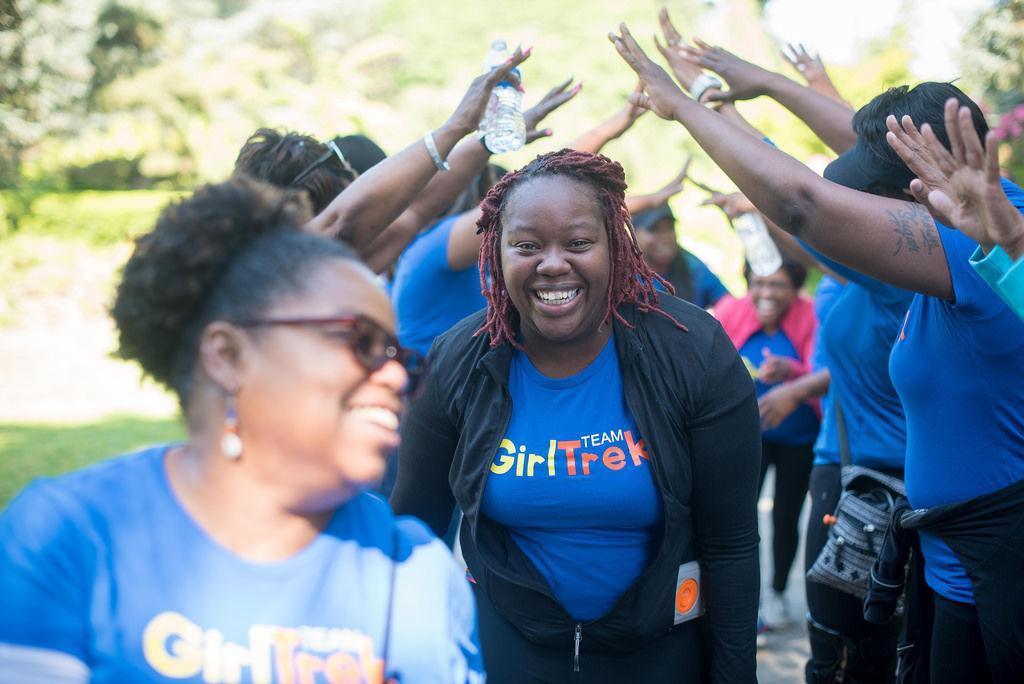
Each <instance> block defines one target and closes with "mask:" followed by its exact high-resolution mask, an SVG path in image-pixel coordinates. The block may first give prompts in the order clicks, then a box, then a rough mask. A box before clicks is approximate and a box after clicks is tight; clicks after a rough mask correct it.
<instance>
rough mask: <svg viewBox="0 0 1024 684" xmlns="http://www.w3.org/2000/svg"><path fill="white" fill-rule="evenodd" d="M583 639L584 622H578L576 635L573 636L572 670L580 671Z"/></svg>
mask: <svg viewBox="0 0 1024 684" xmlns="http://www.w3.org/2000/svg"><path fill="white" fill-rule="evenodd" d="M581 641H583V624H582V623H579V622H577V623H576V636H575V637H574V638H573V653H572V671H573V672H579V671H580V642H581Z"/></svg>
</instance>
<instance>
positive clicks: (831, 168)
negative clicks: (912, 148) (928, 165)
mask: <svg viewBox="0 0 1024 684" xmlns="http://www.w3.org/2000/svg"><path fill="white" fill-rule="evenodd" d="M824 176H825V178H826V179H828V180H830V181H832V182H833V183H838V184H839V185H842V186H844V187H847V188H852V189H853V190H867V189H868V188H870V187H872V186H882V187H885V188H891V189H894V190H902V189H904V188H906V187H909V186H910V181H912V180H914V174H913V172H912V171H911V170H910V169H908V168H907V167H906V166H905V165H903V164H899V165H896V164H891V163H889V162H887V161H886V160H884V159H881V158H879V157H878V156H876V155H875V154H873V153H872V152H871V150H869V149H868V148H867V147H866V146H865V145H863V144H862V143H861V142H860V140H858V141H857V144H856V145H854V146H853V147H851V148H850V149H848V150H847V151H846V152H843V153H842V154H841V155H839V156H838V157H837V158H836V159H834V160H833V161H832V163H831V164H829V165H828V166H826V167H825V173H824Z"/></svg>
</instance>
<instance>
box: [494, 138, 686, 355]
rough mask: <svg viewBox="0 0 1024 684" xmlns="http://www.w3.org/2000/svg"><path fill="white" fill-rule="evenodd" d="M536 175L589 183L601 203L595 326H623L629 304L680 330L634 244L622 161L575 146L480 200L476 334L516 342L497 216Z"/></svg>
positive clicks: (538, 161)
mask: <svg viewBox="0 0 1024 684" xmlns="http://www.w3.org/2000/svg"><path fill="white" fill-rule="evenodd" d="M542 176H564V177H567V178H572V179H574V180H577V181H580V182H581V183H584V184H585V185H588V186H590V187H591V188H592V189H593V190H594V192H595V196H596V198H597V200H598V202H599V203H600V205H601V213H602V214H603V215H604V227H605V231H606V233H607V235H608V251H609V252H610V253H611V278H610V280H609V284H608V296H607V308H606V310H605V315H604V319H603V320H602V323H601V325H602V326H604V325H607V324H608V323H610V322H611V321H612V319H613V318H614V319H616V320H618V321H619V322H620V323H622V324H623V325H626V326H629V325H630V324H629V322H627V321H626V319H624V318H623V317H622V315H621V314H620V313H619V306H620V305H622V304H633V305H635V306H636V307H637V309H639V310H640V311H642V312H645V313H646V312H648V311H654V312H656V313H659V314H661V315H662V316H665V317H666V318H668V319H669V320H670V321H672V323H674V324H675V326H676V327H677V328H679V329H680V330H684V331H686V326H684V325H683V324H682V323H680V322H678V321H677V320H675V319H674V318H673V317H672V316H671V314H669V313H668V312H666V311H665V310H664V309H662V308H661V307H660V306H658V292H657V290H656V289H655V286H654V284H655V283H656V282H657V283H660V284H661V286H662V287H663V288H665V290H667V291H668V292H669V293H672V292H673V291H674V290H673V287H672V285H671V284H670V283H669V282H668V281H667V280H665V279H664V278H662V277H661V276H660V275H658V274H657V273H655V272H654V270H653V269H651V267H650V266H648V265H647V262H646V261H644V257H643V254H641V252H640V248H639V246H638V245H637V243H636V235H635V234H634V232H633V229H632V224H631V223H630V218H629V210H628V209H626V174H625V172H624V171H623V170H622V166H621V165H620V164H619V163H618V162H615V161H612V160H611V159H609V158H608V157H605V156H604V155H600V154H592V153H590V152H581V151H579V150H571V149H568V148H566V149H562V150H558V151H557V152H548V153H547V154H542V155H540V156H538V157H536V158H535V159H534V160H533V161H531V162H530V163H529V164H527V165H526V166H524V167H523V168H521V169H519V170H518V171H513V172H512V173H509V174H506V175H505V176H504V177H503V178H502V179H501V180H499V181H498V182H497V183H496V184H495V185H494V187H493V188H491V190H490V192H488V193H487V196H486V197H485V198H484V201H483V202H482V203H481V204H480V208H481V210H482V212H483V215H482V216H481V217H480V220H479V221H477V224H476V225H477V228H478V229H479V230H480V231H481V232H483V234H484V237H483V241H482V243H481V244H480V264H479V265H480V287H481V289H482V290H483V295H484V298H485V299H486V300H487V319H486V321H485V323H484V325H483V326H482V327H481V328H480V330H478V331H477V334H480V333H487V334H488V335H489V337H490V344H491V346H492V347H496V346H498V345H499V344H501V343H503V342H508V343H509V344H511V345H512V346H514V347H518V346H519V344H518V343H517V342H516V335H515V331H514V329H513V328H514V326H515V322H514V320H513V313H515V306H514V305H513V304H512V300H511V299H510V298H509V296H508V291H507V290H506V289H505V278H504V276H503V275H502V272H501V216H502V211H503V210H504V209H505V203H506V202H507V201H508V197H509V195H510V194H511V193H512V191H513V190H514V189H515V188H516V187H518V186H519V185H521V184H523V183H525V182H526V181H528V180H532V179H534V178H538V177H542Z"/></svg>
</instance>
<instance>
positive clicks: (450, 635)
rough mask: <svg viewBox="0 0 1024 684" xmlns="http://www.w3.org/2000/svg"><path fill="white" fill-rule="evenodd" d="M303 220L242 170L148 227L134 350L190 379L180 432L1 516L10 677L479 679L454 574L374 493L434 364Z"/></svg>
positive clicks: (447, 560)
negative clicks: (411, 399) (183, 435)
mask: <svg viewBox="0 0 1024 684" xmlns="http://www.w3.org/2000/svg"><path fill="white" fill-rule="evenodd" d="M307 218H308V215H307V214H306V212H305V209H304V205H303V204H302V203H300V202H296V200H295V198H294V197H293V196H289V195H284V194H282V193H280V192H279V191H277V190H274V189H273V188H270V187H269V186H264V185H261V184H259V183H256V182H255V181H251V180H247V179H244V178H236V179H234V180H232V181H229V182H227V183H223V184H220V185H213V186H206V187H204V188H201V189H199V190H198V191H196V193H195V194H194V195H193V196H192V197H191V198H189V199H187V200H185V201H183V202H180V203H178V204H175V205H172V206H170V207H168V208H167V209H166V210H164V212H163V214H161V216H160V219H159V221H158V223H157V225H156V228H155V229H154V230H153V231H152V232H151V233H149V234H147V235H145V236H143V237H142V238H141V239H140V240H139V242H138V245H137V247H136V250H135V253H134V254H133V255H132V257H131V258H130V259H129V261H128V264H127V266H126V267H125V271H124V276H123V278H122V280H121V283H120V285H119V287H118V291H117V299H116V302H115V304H114V309H113V315H114V320H115V322H116V324H117V327H118V331H119V333H120V354H121V355H122V356H123V357H125V358H128V359H134V360H137V361H138V362H139V363H140V365H141V366H142V368H143V369H144V370H145V371H146V372H147V373H148V374H149V375H151V376H152V377H154V378H155V379H157V380H158V381H160V382H162V383H164V384H165V385H167V386H168V387H169V388H171V389H172V390H173V391H175V392H176V393H177V395H178V397H179V399H180V402H181V407H182V411H183V413H184V415H185V420H186V423H187V427H188V439H187V441H186V442H184V443H182V444H172V445H165V446H160V447H155V448H151V449H147V450H144V451H141V452H138V453H134V454H129V455H126V456H122V457H120V458H117V459H113V460H110V461H106V462H104V463H100V464H97V465H95V466H93V467H90V468H86V469H85V470H81V471H78V472H76V473H72V474H69V475H65V476H63V477H60V478H56V479H53V480H45V481H41V482H37V483H34V484H32V485H30V486H29V487H28V488H27V489H26V490H25V491H24V492H22V493H21V495H19V496H18V497H17V498H16V499H15V500H14V501H13V502H12V503H11V505H10V507H9V508H8V509H7V510H6V511H5V512H4V515H3V517H2V518H0V672H3V673H4V675H3V678H4V681H13V682H23V681H55V682H57V681H59V682H87V681H88V682H127V681H131V682H150V681H153V682H157V681H160V682H162V681H171V680H181V679H189V680H198V679H200V678H202V680H203V681H209V682H238V681H243V680H245V681H259V682H293V681H312V679H313V678H314V677H318V676H319V677H323V678H326V679H328V680H332V681H338V680H339V679H340V678H343V677H344V678H358V679H359V680H363V681H377V682H379V681H381V680H382V679H384V678H391V677H398V676H404V677H407V678H408V679H410V680H415V681H427V682H452V681H459V682H482V681H483V671H482V663H481V660H480V655H479V647H478V646H477V643H476V636H475V616H474V607H473V599H472V596H471V595H470V589H469V587H468V585H467V583H466V582H465V579H464V577H463V575H462V573H461V572H460V571H459V569H458V568H457V567H456V566H455V565H454V563H453V561H452V558H451V556H450V554H449V553H448V551H447V550H446V549H445V548H444V546H443V545H442V544H441V542H440V541H438V540H437V539H436V538H435V537H434V536H433V535H431V534H430V532H429V531H427V530H426V529H425V528H424V526H423V525H422V524H421V523H419V522H417V521H414V520H411V519H402V518H397V519H396V518H395V517H394V516H393V515H392V513H391V511H390V510H389V509H388V507H387V505H386V504H385V503H384V502H383V501H381V500H380V499H378V498H377V497H375V496H374V495H372V494H369V493H367V492H365V491H364V490H365V489H366V488H367V487H369V486H372V485H373V484H375V483H376V481H377V479H378V478H379V477H380V476H381V474H382V473H383V471H384V462H385V458H386V456H387V454H388V453H389V452H390V451H391V450H392V449H394V448H395V447H396V446H397V444H398V432H397V428H398V415H399V413H400V411H401V409H402V394H403V392H405V391H411V390H412V389H414V385H415V384H416V383H417V382H418V380H419V379H420V378H419V377H418V373H419V368H420V367H419V366H417V365H416V364H415V356H414V355H412V354H410V353H409V352H406V351H404V350H402V349H401V348H400V347H399V346H398V345H397V342H396V341H395V337H394V317H393V315H392V313H391V310H390V307H389V305H388V300H387V297H386V296H385V294H384V293H383V292H382V291H381V290H380V288H379V287H377V286H376V284H375V283H374V280H373V275H372V273H371V272H370V271H369V270H368V269H367V268H366V267H365V266H363V265H362V264H360V263H359V262H358V259H357V258H356V256H355V255H354V253H353V252H352V251H351V250H349V249H348V248H346V247H344V246H342V245H341V244H340V243H338V242H336V241H331V240H327V239H324V238H321V237H318V236H315V235H311V234H308V233H304V232H302V231H301V230H300V228H299V226H300V225H301V224H303V223H304V222H305V220H306V219H307Z"/></svg>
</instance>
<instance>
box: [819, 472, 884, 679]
mask: <svg viewBox="0 0 1024 684" xmlns="http://www.w3.org/2000/svg"><path fill="white" fill-rule="evenodd" d="M839 470H840V469H839V466H838V465H818V466H814V468H813V470H812V471H811V481H810V492H811V513H810V516H809V517H808V519H807V538H806V545H805V547H804V548H805V554H804V570H805V571H806V570H810V568H811V566H812V565H814V561H815V560H816V559H817V558H818V554H819V553H820V552H821V549H822V547H824V546H825V542H826V541H827V540H828V529H829V528H828V526H827V525H825V523H824V522H822V517H823V516H824V515H825V514H826V513H828V514H831V513H833V512H834V511H835V509H836V504H838V503H839V495H840V493H842V483H841V482H840V479H839ZM806 589H807V612H808V614H809V617H810V620H811V627H810V630H809V632H810V643H811V660H810V661H809V662H808V663H807V681H808V682H818V681H821V682H824V681H829V682H831V681H835V672H836V671H837V670H839V669H843V671H844V673H845V679H844V681H845V682H892V681H894V680H895V675H896V642H897V640H898V638H899V632H900V627H901V621H900V620H898V619H894V620H892V621H891V622H890V623H889V624H886V625H875V624H872V623H870V622H867V621H865V620H864V612H863V611H864V608H863V604H862V602H861V600H860V599H858V598H857V597H856V596H853V595H852V594H847V593H845V592H842V591H839V590H837V589H833V588H832V587H829V586H826V585H824V584H819V583H818V582H807V583H806ZM851 650H852V651H856V655H857V657H856V658H852V659H851V658H850V653H851Z"/></svg>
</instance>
